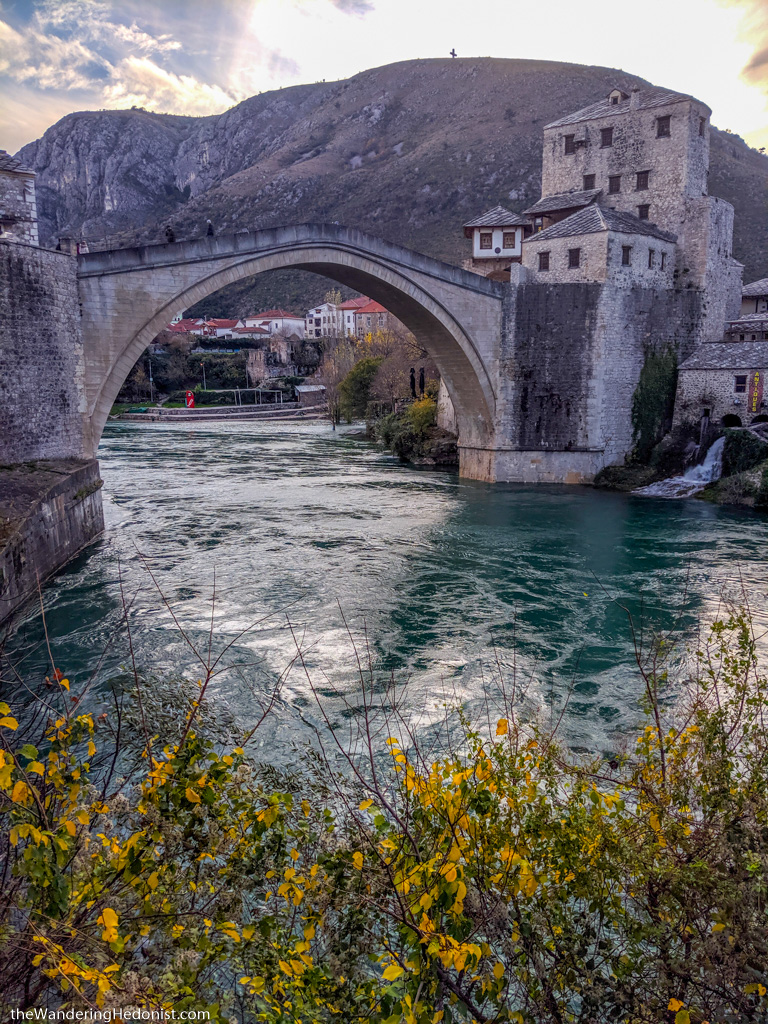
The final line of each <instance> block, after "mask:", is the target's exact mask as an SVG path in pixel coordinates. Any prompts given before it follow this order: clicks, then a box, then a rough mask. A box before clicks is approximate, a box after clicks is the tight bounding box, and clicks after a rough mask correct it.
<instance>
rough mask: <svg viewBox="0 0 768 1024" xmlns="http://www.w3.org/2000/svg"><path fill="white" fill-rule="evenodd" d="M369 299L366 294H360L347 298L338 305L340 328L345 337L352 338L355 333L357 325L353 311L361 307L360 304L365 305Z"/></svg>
mask: <svg viewBox="0 0 768 1024" xmlns="http://www.w3.org/2000/svg"><path fill="white" fill-rule="evenodd" d="M370 301H371V300H370V299H369V298H368V296H367V295H361V296H360V298H357V299H347V300H346V302H342V303H341V305H340V306H339V307H338V309H339V312H340V313H341V314H342V318H343V319H342V330H343V332H344V334H345V335H346V336H347V337H350V338H354V337H355V336H356V335H357V325H356V323H355V313H356V312H357V311H358V310H359V309H360V308H361V306H367V305H368V303H369V302H370Z"/></svg>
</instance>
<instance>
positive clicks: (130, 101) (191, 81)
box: [104, 57, 240, 115]
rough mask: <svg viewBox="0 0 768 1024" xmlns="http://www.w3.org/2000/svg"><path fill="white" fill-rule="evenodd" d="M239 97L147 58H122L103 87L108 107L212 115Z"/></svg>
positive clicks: (229, 105) (230, 104)
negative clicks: (170, 69) (135, 107)
mask: <svg viewBox="0 0 768 1024" xmlns="http://www.w3.org/2000/svg"><path fill="white" fill-rule="evenodd" d="M239 98H240V97H237V96H233V95H232V94H230V93H228V92H226V91H225V90H224V89H222V88H221V87H220V86H218V85H210V84H208V83H206V82H201V81H199V79H197V78H195V77H194V76H193V75H177V74H175V73H174V72H172V71H168V70H166V69H165V68H161V67H160V66H159V65H158V64H156V63H155V62H154V61H153V60H151V59H150V58H149V57H126V58H124V59H123V60H121V61H120V62H119V64H118V65H117V67H116V68H115V69H114V73H113V76H112V81H111V82H110V83H109V84H108V85H107V86H105V87H104V99H105V101H106V105H107V106H109V107H129V106H137V107H147V108H150V109H154V110H162V111H167V112H171V113H180V114H196V115H205V114H216V113H219V112H220V111H222V110H225V109H226V108H227V107H231V106H232V105H233V104H234V103H236V102H237V100H238V99H239Z"/></svg>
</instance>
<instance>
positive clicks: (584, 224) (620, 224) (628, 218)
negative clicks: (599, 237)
mask: <svg viewBox="0 0 768 1024" xmlns="http://www.w3.org/2000/svg"><path fill="white" fill-rule="evenodd" d="M598 231H620V232H621V233H622V234H625V235H646V236H647V237H649V238H659V239H661V240H662V241H663V242H674V241H676V240H677V236H676V235H672V234H670V233H669V232H668V231H662V230H661V228H657V227H656V225H655V224H651V223H650V222H649V221H647V220H640V218H639V217H635V216H634V214H631V213H623V212H621V211H620V210H611V209H606V208H604V207H602V206H597V205H595V204H593V205H592V206H586V207H585V208H584V209H583V210H578V211H577V212H576V213H572V214H571V215H570V217H566V218H565V219H564V220H561V221H558V222H557V224H552V225H550V226H549V227H548V228H545V229H544V230H543V231H539V233H538V234H536V235H531V237H530V238H526V239H525V242H524V244H525V243H528V242H540V241H542V240H546V239H549V238H570V237H572V236H573V235H594V234H597V232H598Z"/></svg>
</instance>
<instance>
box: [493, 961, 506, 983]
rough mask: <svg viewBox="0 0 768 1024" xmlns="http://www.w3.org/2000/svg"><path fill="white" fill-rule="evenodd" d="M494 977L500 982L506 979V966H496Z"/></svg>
mask: <svg viewBox="0 0 768 1024" xmlns="http://www.w3.org/2000/svg"><path fill="white" fill-rule="evenodd" d="M493 976H494V978H496V980H497V981H498V980H500V979H501V978H503V977H504V964H495V965H494V968H493Z"/></svg>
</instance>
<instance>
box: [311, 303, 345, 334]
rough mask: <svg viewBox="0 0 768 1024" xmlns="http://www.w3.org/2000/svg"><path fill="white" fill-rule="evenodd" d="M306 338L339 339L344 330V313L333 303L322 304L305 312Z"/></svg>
mask: <svg viewBox="0 0 768 1024" xmlns="http://www.w3.org/2000/svg"><path fill="white" fill-rule="evenodd" d="M305 329H306V337H307V338H339V337H342V336H343V335H344V334H345V333H346V332H345V330H344V313H343V311H342V309H341V307H340V306H336V305H335V304H334V303H333V302H323V303H321V304H320V305H319V306H315V307H314V309H310V310H309V311H308V312H307V315H306V318H305Z"/></svg>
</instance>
